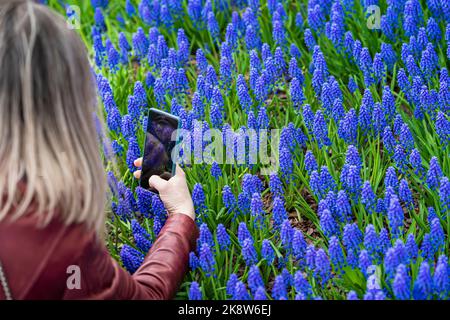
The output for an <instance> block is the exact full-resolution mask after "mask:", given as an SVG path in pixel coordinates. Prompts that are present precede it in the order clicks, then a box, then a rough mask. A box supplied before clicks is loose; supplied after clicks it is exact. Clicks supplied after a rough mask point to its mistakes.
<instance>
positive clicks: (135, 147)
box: [126, 137, 141, 172]
mask: <svg viewBox="0 0 450 320" xmlns="http://www.w3.org/2000/svg"><path fill="white" fill-rule="evenodd" d="M140 156H141V149H140V147H139V144H138V143H137V141H136V138H135V137H130V138H129V139H128V151H127V159H126V162H127V166H128V169H130V171H131V172H134V171H136V167H135V166H134V160H136V159H137V158H139V157H140Z"/></svg>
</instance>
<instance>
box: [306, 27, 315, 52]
mask: <svg viewBox="0 0 450 320" xmlns="http://www.w3.org/2000/svg"><path fill="white" fill-rule="evenodd" d="M303 37H304V39H305V44H306V46H307V47H308V50H309V51H313V49H314V47H315V46H316V39H314V36H313V34H312V32H311V30H310V29H309V28H307V29H305V31H304V32H303Z"/></svg>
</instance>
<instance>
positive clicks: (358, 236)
mask: <svg viewBox="0 0 450 320" xmlns="http://www.w3.org/2000/svg"><path fill="white" fill-rule="evenodd" d="M362 240H363V235H362V232H361V230H359V228H358V225H357V224H356V223H352V224H346V225H345V226H344V234H343V237H342V241H343V243H344V245H345V248H346V249H347V250H356V251H359V245H360V244H361V242H362Z"/></svg>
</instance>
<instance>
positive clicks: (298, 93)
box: [290, 78, 305, 111]
mask: <svg viewBox="0 0 450 320" xmlns="http://www.w3.org/2000/svg"><path fill="white" fill-rule="evenodd" d="M290 94H291V99H292V103H293V105H294V107H295V108H296V110H298V111H299V110H300V107H301V105H302V104H303V102H304V101H305V96H304V94H303V87H302V85H301V83H300V81H299V80H298V78H293V79H292V81H291V87H290Z"/></svg>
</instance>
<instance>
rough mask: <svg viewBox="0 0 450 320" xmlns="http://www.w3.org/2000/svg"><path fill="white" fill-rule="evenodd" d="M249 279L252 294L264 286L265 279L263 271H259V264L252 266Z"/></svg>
mask: <svg viewBox="0 0 450 320" xmlns="http://www.w3.org/2000/svg"><path fill="white" fill-rule="evenodd" d="M247 279H248V280H247V282H248V287H249V288H250V291H251V292H252V294H255V293H256V290H258V288H259V287H263V288H264V281H263V279H262V277H261V272H260V271H259V268H258V266H256V265H253V266H251V267H250V270H249V272H248V278H247Z"/></svg>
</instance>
